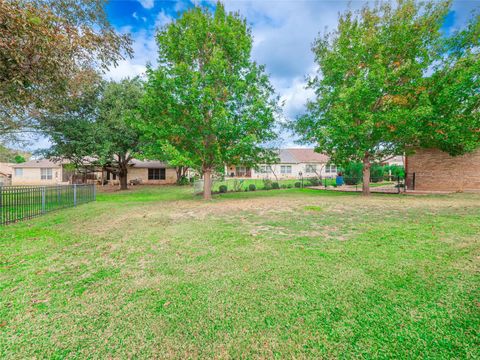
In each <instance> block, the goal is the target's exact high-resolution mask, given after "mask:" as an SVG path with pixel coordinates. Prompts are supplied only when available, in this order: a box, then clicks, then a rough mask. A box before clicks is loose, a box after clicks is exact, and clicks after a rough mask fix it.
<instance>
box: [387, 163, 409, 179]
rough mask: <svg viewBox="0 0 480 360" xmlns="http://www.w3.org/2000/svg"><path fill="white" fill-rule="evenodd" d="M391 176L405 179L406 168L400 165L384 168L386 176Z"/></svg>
mask: <svg viewBox="0 0 480 360" xmlns="http://www.w3.org/2000/svg"><path fill="white" fill-rule="evenodd" d="M389 174H391V176H392V177H393V178H394V179H396V178H399V177H400V178H401V179H404V178H405V168H404V167H403V166H400V165H387V166H385V167H384V175H385V176H387V175H389Z"/></svg>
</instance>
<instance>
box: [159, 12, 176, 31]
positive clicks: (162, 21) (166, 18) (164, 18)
mask: <svg viewBox="0 0 480 360" xmlns="http://www.w3.org/2000/svg"><path fill="white" fill-rule="evenodd" d="M172 21H173V17H171V16H170V15H168V14H167V13H166V12H165V11H163V10H162V11H160V12H159V13H158V14H157V17H156V18H155V27H163V26H165V25H167V24H168V23H171V22H172Z"/></svg>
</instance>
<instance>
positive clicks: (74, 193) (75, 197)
mask: <svg viewBox="0 0 480 360" xmlns="http://www.w3.org/2000/svg"><path fill="white" fill-rule="evenodd" d="M73 206H77V184H73Z"/></svg>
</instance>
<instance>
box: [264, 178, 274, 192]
mask: <svg viewBox="0 0 480 360" xmlns="http://www.w3.org/2000/svg"><path fill="white" fill-rule="evenodd" d="M263 188H264V189H265V190H271V189H272V180H269V179H265V180H263Z"/></svg>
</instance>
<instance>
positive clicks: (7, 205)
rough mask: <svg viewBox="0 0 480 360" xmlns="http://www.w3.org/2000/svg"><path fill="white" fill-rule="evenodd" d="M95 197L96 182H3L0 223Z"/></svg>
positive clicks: (81, 202) (0, 189)
mask: <svg viewBox="0 0 480 360" xmlns="http://www.w3.org/2000/svg"><path fill="white" fill-rule="evenodd" d="M95 199H96V187H95V185H93V184H91V185H52V186H0V225H6V224H10V223H14V222H17V221H20V220H25V219H30V218H33V217H35V216H39V215H42V214H45V213H47V212H49V211H53V210H57V209H63V208H67V207H72V206H77V205H80V204H84V203H87V202H90V201H95Z"/></svg>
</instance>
